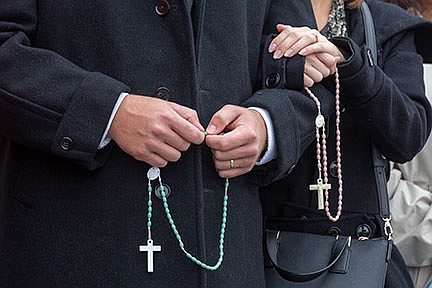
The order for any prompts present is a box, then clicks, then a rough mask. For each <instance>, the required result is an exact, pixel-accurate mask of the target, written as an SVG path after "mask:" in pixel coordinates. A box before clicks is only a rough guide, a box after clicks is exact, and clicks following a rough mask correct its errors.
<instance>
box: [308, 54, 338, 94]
mask: <svg viewBox="0 0 432 288" xmlns="http://www.w3.org/2000/svg"><path fill="white" fill-rule="evenodd" d="M337 61H338V58H337V57H334V56H333V55H331V54H329V53H325V52H321V53H315V54H310V55H307V56H306V57H305V67H304V74H303V78H304V86H305V87H312V86H313V84H315V83H319V82H321V81H322V79H324V78H326V77H328V76H329V75H332V74H334V73H335V72H336V63H337Z"/></svg>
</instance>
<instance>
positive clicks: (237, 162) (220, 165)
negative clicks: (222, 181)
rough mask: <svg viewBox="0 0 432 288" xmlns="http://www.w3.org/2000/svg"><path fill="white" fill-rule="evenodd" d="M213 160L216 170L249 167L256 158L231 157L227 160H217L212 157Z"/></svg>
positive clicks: (253, 163)
mask: <svg viewBox="0 0 432 288" xmlns="http://www.w3.org/2000/svg"><path fill="white" fill-rule="evenodd" d="M231 160H232V162H231ZM213 161H214V163H215V168H216V170H217V171H225V170H233V169H244V168H250V167H251V166H254V165H255V163H256V160H255V158H253V157H248V158H232V159H228V160H217V159H215V158H213Z"/></svg>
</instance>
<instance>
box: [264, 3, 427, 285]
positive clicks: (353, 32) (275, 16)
mask: <svg viewBox="0 0 432 288" xmlns="http://www.w3.org/2000/svg"><path fill="white" fill-rule="evenodd" d="M368 3H369V6H370V10H371V13H372V17H373V19H374V22H375V29H376V36H377V45H378V47H377V48H378V63H379V67H378V66H376V65H374V66H371V65H369V62H368V60H367V59H368V58H367V55H366V50H365V48H364V26H363V21H362V16H361V13H360V10H358V9H356V10H347V15H346V16H347V22H348V35H349V37H348V38H347V39H341V38H337V39H333V41H334V43H335V44H336V45H337V46H339V48H341V49H342V50H344V51H346V52H347V55H349V56H351V57H350V58H348V59H347V61H346V62H344V63H341V64H339V65H338V68H339V74H340V85H341V93H340V94H341V106H342V108H341V109H342V114H341V127H340V129H341V138H342V139H341V149H342V152H341V153H342V172H343V193H344V194H343V214H342V215H343V216H342V220H340V221H339V222H337V223H333V222H331V221H329V220H328V219H327V217H326V216H325V214H324V212H323V211H317V193H316V191H309V184H313V183H316V179H317V168H316V163H317V160H316V140H315V134H314V131H312V130H311V131H310V134H309V135H308V136H307V137H306V138H305V139H303V140H304V142H303V144H304V145H302V146H301V150H302V151H304V153H303V154H302V155H301V157H299V158H298V159H297V161H296V167H295V168H294V169H292V171H291V172H290V174H289V175H287V176H286V177H284V178H283V179H282V180H280V181H277V182H275V183H273V184H272V185H270V186H268V187H265V188H264V189H262V191H261V195H262V201H263V209H264V214H265V215H266V216H267V217H270V218H271V217H277V218H279V217H283V218H284V219H290V221H289V222H286V223H285V224H286V225H290V226H289V227H291V228H290V229H293V230H298V231H305V232H314V233H320V234H328V233H330V234H335V233H343V234H345V235H347V234H350V235H352V236H355V237H357V236H358V234H357V233H356V228H357V227H359V226H357V225H359V224H363V223H365V224H368V225H369V227H370V228H371V231H370V232H371V234H370V235H367V236H374V235H375V236H376V235H378V234H379V233H381V232H382V231H380V229H379V225H378V223H377V221H374V218H373V217H372V218H369V217H363V216H359V218H356V219H355V220H352V219H350V218H349V217H348V216H347V215H348V214H349V213H352V214H359V215H362V214H366V213H367V214H370V215H375V214H377V213H378V201H377V192H376V183H375V175H374V170H373V164H372V153H371V147H372V146H371V143H372V142H373V143H375V144H376V146H377V147H378V149H379V150H380V151H381V152H382V154H383V155H384V156H385V157H386V158H387V159H389V160H392V161H397V162H405V161H408V160H410V159H411V158H412V157H414V155H415V154H416V153H418V152H419V151H420V149H421V148H422V147H423V145H424V143H425V141H426V139H427V137H428V135H429V132H430V129H431V109H430V105H429V103H428V101H427V99H426V97H425V95H424V84H423V77H422V57H421V56H420V55H419V54H417V53H416V50H417V51H418V52H421V54H422V56H423V57H424V60H425V61H427V62H430V61H431V60H432V57H431V56H432V47H431V42H430V40H428V41H429V42H428V43H427V42H426V41H425V40H424V39H431V36H432V32H431V31H432V26H431V24H430V23H428V22H427V21H426V20H423V19H420V18H417V17H413V16H410V15H408V13H406V11H403V10H402V9H400V8H398V7H396V6H393V5H389V4H385V3H382V2H380V1H368ZM272 5H273V6H271V8H270V12H269V19H270V21H269V22H268V23H269V25H268V26H267V27H266V31H265V32H266V33H274V29H273V27H274V24H275V23H287V24H290V25H292V26H309V27H316V23H315V22H314V18H313V12H312V7H311V5H310V1H282V0H280V1H274V2H273V3H272ZM415 44H417V46H416V45H415ZM299 58H300V56H298V58H296V57H294V58H293V59H290V60H281V61H279V63H278V64H277V65H276V64H275V66H278V67H279V71H280V73H282V74H283V73H285V71H291V70H292V69H295V67H301V68H302V65H299V64H298V62H301V61H302V59H299ZM303 61H304V60H303ZM280 62H282V63H280ZM280 67H281V68H280ZM293 67H294V68H293ZM274 69H276V68H274ZM275 71H276V70H274V72H275ZM302 71H303V70H300V71H297V72H296V73H297V74H298V73H302ZM287 75H288V77H287V78H286V79H285V82H284V83H282V84H281V85H282V86H283V87H286V88H290V89H297V88H299V87H302V82H301V81H300V82H299V79H297V78H290V77H289V75H290V74H289V73H287ZM300 80H301V79H300ZM312 90H313V91H314V92H315V94H316V95H317V96H318V97H319V98H320V99H324V98H325V97H329V98H333V99H334V93H335V92H334V91H335V84H334V77H329V79H326V80H325V81H323V83H322V84H318V85H315V86H314V87H313V88H312ZM305 95H306V94H305ZM305 97H307V96H305ZM310 101H312V100H310ZM301 109H302V107H297V110H301ZM333 109H334V108H333ZM297 110H296V111H297ZM334 113H335V112H334V110H333V112H332V114H330V115H325V116H326V119H328V121H327V123H328V124H327V131H329V132H328V136H327V150H328V153H329V155H328V163H329V168H330V170H329V172H330V173H329V181H330V183H331V185H332V189H331V190H330V208H331V211H332V215H335V214H336V208H337V205H338V204H337V187H338V182H337V180H338V179H337V173H336V171H337V167H336V164H335V163H336V162H335V160H336V148H335V114H334ZM315 116H316V112H315V114H313V115H310V120H309V121H310V122H313V121H314V118H315ZM286 134H287V137H290V136H289V131H286ZM356 217H357V216H356ZM344 219H345V220H344ZM395 257H397V255H396V256H395ZM399 260H401V258H398V260H395V261H399ZM399 264H401V265H402V266H400V267H402V269H404V264H403V261H402V262H399ZM392 269H394V270H392ZM389 271H392V272H391V273H390V274H392V273H395V274H398V273H399V271H397V269H396V268H395V265H393V266H392V265H391V266H390V268H389ZM390 274H389V275H390ZM393 275H394V274H393ZM393 275H390V277H392V276H393ZM406 275H407V274H405V276H406ZM405 276H404V277H405ZM408 278H409V276H408ZM393 280H394V278H393V279H390V278H388V279H387V285H391V283H390V282H391V281H393ZM408 282H409V281H408ZM398 285H399V286H398ZM407 285H408V286H409V285H412V284H407ZM388 287H405V286H404V285H403V284H402V283H399V284H396V285H394V286H388Z"/></svg>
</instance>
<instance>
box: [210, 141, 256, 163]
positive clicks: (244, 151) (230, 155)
mask: <svg viewBox="0 0 432 288" xmlns="http://www.w3.org/2000/svg"><path fill="white" fill-rule="evenodd" d="M212 152H213V158H214V159H215V160H217V161H221V162H226V161H229V160H231V159H235V158H240V159H241V158H250V157H256V156H257V148H256V147H254V145H243V146H240V147H236V148H233V149H231V150H226V151H222V150H216V149H213V150H212Z"/></svg>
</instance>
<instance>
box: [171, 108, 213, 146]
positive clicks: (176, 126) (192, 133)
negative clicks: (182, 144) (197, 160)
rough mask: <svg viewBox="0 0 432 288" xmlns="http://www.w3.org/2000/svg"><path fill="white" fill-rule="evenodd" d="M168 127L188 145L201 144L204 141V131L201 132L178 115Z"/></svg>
mask: <svg viewBox="0 0 432 288" xmlns="http://www.w3.org/2000/svg"><path fill="white" fill-rule="evenodd" d="M177 115H178V114H177ZM170 127H171V129H172V130H173V131H175V132H176V133H177V134H178V135H179V136H181V137H182V138H183V139H185V140H186V141H188V142H190V143H194V144H201V143H202V142H203V141H204V138H205V135H204V133H203V131H204V129H203V130H202V131H201V130H200V129H198V128H197V127H196V126H195V125H194V124H192V123H190V122H189V121H187V120H186V119H185V118H183V117H181V116H180V115H178V117H177V118H176V119H174V120H173V121H172V122H171V125H170Z"/></svg>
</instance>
